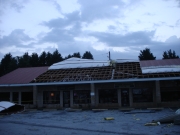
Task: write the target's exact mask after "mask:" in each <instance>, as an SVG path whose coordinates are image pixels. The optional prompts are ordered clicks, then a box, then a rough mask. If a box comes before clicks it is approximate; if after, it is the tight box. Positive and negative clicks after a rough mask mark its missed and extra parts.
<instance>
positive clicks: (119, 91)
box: [117, 89, 122, 107]
mask: <svg viewBox="0 0 180 135" xmlns="http://www.w3.org/2000/svg"><path fill="white" fill-rule="evenodd" d="M117 92H118V105H119V107H121V106H122V105H121V89H118V90H117Z"/></svg>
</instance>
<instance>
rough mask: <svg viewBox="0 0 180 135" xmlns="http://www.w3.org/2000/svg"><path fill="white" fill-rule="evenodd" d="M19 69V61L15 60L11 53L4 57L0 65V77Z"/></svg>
mask: <svg viewBox="0 0 180 135" xmlns="http://www.w3.org/2000/svg"><path fill="white" fill-rule="evenodd" d="M16 68H18V63H17V59H16V58H13V57H12V55H11V53H8V54H6V55H4V58H2V60H1V65H0V76H1V75H5V74H7V73H9V72H11V71H13V70H14V69H16Z"/></svg>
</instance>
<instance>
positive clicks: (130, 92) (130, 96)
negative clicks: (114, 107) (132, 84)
mask: <svg viewBox="0 0 180 135" xmlns="http://www.w3.org/2000/svg"><path fill="white" fill-rule="evenodd" d="M132 105H133V93H132V89H131V88H130V89H129V106H130V107H132Z"/></svg>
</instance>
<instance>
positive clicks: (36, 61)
mask: <svg viewBox="0 0 180 135" xmlns="http://www.w3.org/2000/svg"><path fill="white" fill-rule="evenodd" d="M30 65H31V66H32V67H37V66H38V65H39V57H38V54H37V53H32V55H31V58H30Z"/></svg>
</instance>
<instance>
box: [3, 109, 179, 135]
mask: <svg viewBox="0 0 180 135" xmlns="http://www.w3.org/2000/svg"><path fill="white" fill-rule="evenodd" d="M135 111H139V110H135ZM172 114H174V111H173V110H172V109H169V108H166V109H163V110H162V111H156V112H155V113H134V114H125V113H124V112H121V111H119V110H107V111H103V112H93V111H91V110H89V111H79V112H67V111H65V110H54V111H53V110H49V111H36V110H34V111H32V110H31V111H25V112H23V113H20V114H11V115H0V135H106V134H107V135H116V134H117V135H156V134H158V135H180V125H174V124H161V125H158V126H144V124H146V123H148V122H151V121H152V120H155V119H158V118H161V117H164V116H167V115H172ZM105 117H113V118H114V120H104V118H105Z"/></svg>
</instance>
